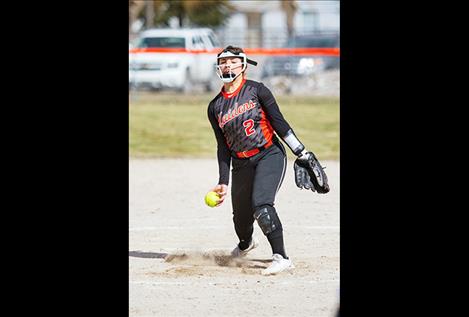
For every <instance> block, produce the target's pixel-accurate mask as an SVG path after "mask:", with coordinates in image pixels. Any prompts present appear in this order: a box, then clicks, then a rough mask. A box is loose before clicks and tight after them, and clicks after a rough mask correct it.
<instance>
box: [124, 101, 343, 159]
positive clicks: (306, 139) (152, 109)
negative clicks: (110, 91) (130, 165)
mask: <svg viewBox="0 0 469 317" xmlns="http://www.w3.org/2000/svg"><path fill="white" fill-rule="evenodd" d="M213 97H214V95H208V94H205V95H193V96H185V95H179V94H175V93H164V94H162V93H158V94H155V93H153V94H152V93H143V92H139V93H138V94H134V93H132V94H131V95H130V104H129V107H130V109H129V111H130V122H129V124H130V155H131V157H134V158H149V157H205V158H214V157H215V155H216V141H215V136H214V134H213V130H212V127H211V125H210V122H209V121H208V118H207V106H208V103H209V102H210V100H211V99H212V98H213ZM277 102H278V104H279V106H280V110H281V111H282V113H283V115H284V117H285V119H286V120H287V121H288V122H289V123H290V125H291V126H292V128H293V130H294V131H295V133H296V135H297V136H298V138H299V139H300V140H301V141H302V142H303V143H304V144H305V146H306V147H307V148H308V149H311V150H312V151H313V152H314V153H315V154H316V155H317V156H318V158H319V159H321V160H338V159H339V98H337V97H290V96H277ZM289 156H290V157H291V153H290V152H289Z"/></svg>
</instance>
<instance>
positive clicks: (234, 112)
mask: <svg viewBox="0 0 469 317" xmlns="http://www.w3.org/2000/svg"><path fill="white" fill-rule="evenodd" d="M255 107H256V103H255V102H253V101H252V100H249V101H248V102H246V103H243V104H242V105H240V106H235V108H234V109H231V110H229V111H228V113H226V114H225V115H223V116H222V112H220V113H219V114H218V125H219V127H220V128H223V127H224V126H225V124H227V123H228V122H230V121H231V120H233V119H234V118H236V117H237V116H239V115H242V114H243V113H245V112H247V111H249V110H251V109H253V108H255Z"/></svg>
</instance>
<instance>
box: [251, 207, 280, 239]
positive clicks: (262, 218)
mask: <svg viewBox="0 0 469 317" xmlns="http://www.w3.org/2000/svg"><path fill="white" fill-rule="evenodd" d="M254 218H255V219H256V220H257V224H258V225H259V227H260V228H261V230H262V232H263V233H264V234H265V235H268V234H269V233H271V232H273V231H275V230H277V229H282V224H281V223H280V219H279V218H278V215H277V212H276V211H275V208H274V207H272V206H269V205H263V206H261V207H259V208H258V209H257V210H256V211H255V212H254Z"/></svg>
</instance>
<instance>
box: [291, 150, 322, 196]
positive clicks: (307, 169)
mask: <svg viewBox="0 0 469 317" xmlns="http://www.w3.org/2000/svg"><path fill="white" fill-rule="evenodd" d="M293 168H294V169H295V183H296V186H298V187H299V188H301V189H303V188H305V189H311V190H312V191H313V192H318V193H319V194H326V193H328V192H329V184H328V182H327V175H326V173H325V172H324V169H323V167H322V166H321V164H320V163H319V161H318V159H317V158H316V156H315V155H314V154H313V152H306V151H303V152H302V153H301V154H300V155H299V156H298V158H297V159H296V160H295V163H294V165H293Z"/></svg>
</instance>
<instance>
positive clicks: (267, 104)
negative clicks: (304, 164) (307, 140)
mask: <svg viewBox="0 0 469 317" xmlns="http://www.w3.org/2000/svg"><path fill="white" fill-rule="evenodd" d="M257 96H258V98H259V101H260V103H261V105H262V109H264V111H265V113H266V117H267V120H269V121H270V124H271V125H272V128H274V130H275V132H276V133H277V134H278V136H279V137H280V138H281V139H282V140H283V141H284V142H285V143H286V144H287V145H288V147H289V148H290V150H291V151H292V152H293V154H295V155H299V154H300V153H301V152H302V151H303V150H304V148H305V146H304V145H303V143H301V141H300V140H299V139H298V138H297V137H296V135H295V133H294V132H293V129H292V128H291V127H290V125H289V124H288V122H287V121H286V120H285V118H284V117H283V115H282V113H281V112H280V108H279V107H278V104H277V101H275V98H274V96H273V95H272V93H271V92H270V90H269V88H267V87H266V86H264V85H263V84H262V83H260V84H259V88H258V91H257Z"/></svg>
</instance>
